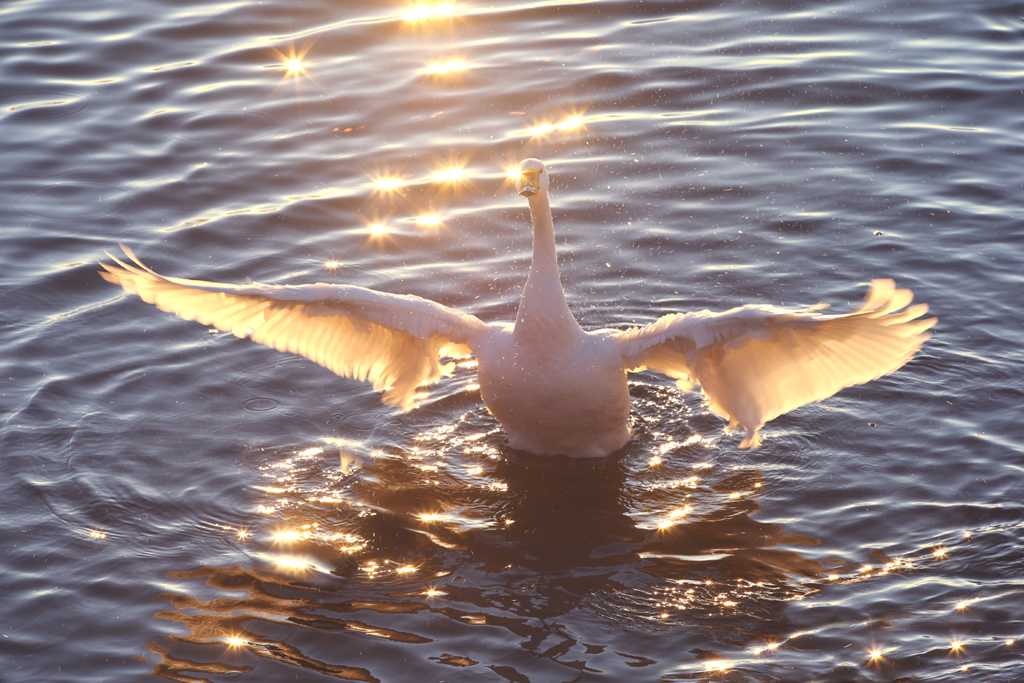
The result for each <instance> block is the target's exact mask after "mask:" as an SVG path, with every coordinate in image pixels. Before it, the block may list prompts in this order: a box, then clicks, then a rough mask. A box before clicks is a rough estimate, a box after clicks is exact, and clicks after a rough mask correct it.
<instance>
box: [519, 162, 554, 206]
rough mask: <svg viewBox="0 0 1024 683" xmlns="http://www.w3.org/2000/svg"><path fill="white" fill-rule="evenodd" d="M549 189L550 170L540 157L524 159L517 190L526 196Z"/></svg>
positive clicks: (520, 167)
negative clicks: (545, 166)
mask: <svg viewBox="0 0 1024 683" xmlns="http://www.w3.org/2000/svg"><path fill="white" fill-rule="evenodd" d="M547 191H548V171H547V169H546V168H544V164H543V163H542V162H541V161H540V160H538V159H524V160H523V162H522V163H520V164H519V177H517V178H516V192H518V193H519V194H521V195H523V196H524V197H532V196H533V195H535V194H538V193H541V192H547Z"/></svg>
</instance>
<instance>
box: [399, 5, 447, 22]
mask: <svg viewBox="0 0 1024 683" xmlns="http://www.w3.org/2000/svg"><path fill="white" fill-rule="evenodd" d="M453 14H455V3H453V2H442V3H440V4H438V5H434V6H433V7H431V6H430V5H416V7H413V8H412V9H410V10H408V11H406V12H405V13H404V14H403V15H402V19H404V20H406V21H422V20H423V19H432V18H434V17H439V16H440V17H446V16H447V17H450V16H452V15H453Z"/></svg>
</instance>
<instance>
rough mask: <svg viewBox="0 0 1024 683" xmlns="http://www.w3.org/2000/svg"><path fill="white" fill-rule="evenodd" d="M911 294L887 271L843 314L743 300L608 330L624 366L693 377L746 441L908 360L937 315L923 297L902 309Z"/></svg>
mask: <svg viewBox="0 0 1024 683" xmlns="http://www.w3.org/2000/svg"><path fill="white" fill-rule="evenodd" d="M912 300H913V295H912V294H911V292H910V290H907V289H896V288H895V286H894V285H893V282H892V280H874V281H872V283H871V289H870V290H869V291H868V294H867V297H866V298H865V299H864V303H863V304H861V306H860V308H858V309H857V310H856V311H855V312H853V313H850V314H847V315H821V314H820V313H817V312H816V309H807V310H804V311H799V312H786V311H783V310H781V309H776V308H772V307H769V306H743V307H741V308H734V309H732V310H731V311H726V312H725V313H711V312H709V311H701V312H697V313H687V314H674V315H667V316H664V317H663V318H661V319H659V320H657V321H656V322H654V323H652V324H650V325H647V326H646V327H640V328H633V329H630V330H625V331H621V332H617V333H615V335H614V338H615V341H616V343H617V344H618V346H619V348H620V350H621V351H622V353H623V358H624V359H625V360H624V362H625V366H626V369H627V370H631V371H636V370H643V369H645V368H647V369H651V370H655V371H658V372H663V373H665V374H667V375H669V376H670V377H672V378H674V379H676V380H677V382H678V384H679V385H680V388H682V389H686V390H689V389H692V388H693V384H694V383H698V384H700V386H701V389H702V390H703V391H704V394H705V395H706V396H707V400H708V403H709V405H710V408H711V410H712V411H714V412H715V413H716V414H718V415H720V416H721V417H723V418H725V419H727V420H729V427H728V429H731V430H732V429H739V428H742V429H744V430H745V431H746V438H745V439H744V440H743V442H742V443H741V444H740V447H741V448H751V447H754V446H757V445H758V444H760V442H761V439H760V437H759V436H758V434H757V431H758V430H759V429H760V428H761V427H762V426H763V425H764V423H765V422H767V421H768V420H771V419H772V418H775V417H778V416H779V415H782V414H783V413H786V412H788V411H790V410H793V409H794V408H797V407H799V406H802V405H804V404H807V403H810V402H812V401H820V400H822V399H825V398H828V397H829V396H831V395H833V394H834V393H836V392H837V391H839V390H840V389H843V388H844V387H849V386H853V385H855V384H863V383H864V382H868V381H870V380H873V379H875V378H877V377H881V376H882V375H887V374H889V373H891V372H895V371H896V370H897V369H899V368H900V367H901V366H902V365H903V364H904V363H906V362H907V361H908V360H910V358H911V357H912V356H913V355H914V354H915V353H916V352H917V350H918V349H920V348H921V345H922V344H923V343H924V342H925V341H926V340H927V339H928V338H929V337H930V336H931V335H930V333H928V332H927V330H928V329H929V328H930V327H932V326H933V325H934V324H935V323H936V321H937V320H938V318H926V319H921V316H923V315H924V314H925V313H926V312H927V311H928V306H927V305H926V304H917V305H915V306H909V308H908V305H909V304H910V302H911V301H912Z"/></svg>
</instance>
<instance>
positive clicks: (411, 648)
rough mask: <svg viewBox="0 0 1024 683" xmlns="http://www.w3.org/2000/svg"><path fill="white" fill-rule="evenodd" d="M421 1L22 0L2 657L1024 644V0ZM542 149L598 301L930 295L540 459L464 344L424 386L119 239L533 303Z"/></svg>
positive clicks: (825, 676) (656, 395)
mask: <svg viewBox="0 0 1024 683" xmlns="http://www.w3.org/2000/svg"><path fill="white" fill-rule="evenodd" d="M412 9H413V6H412V5H405V4H402V3H401V2H396V3H390V2H385V3H380V2H356V1H347V2H344V3H338V2H310V3H303V4H302V5H301V6H299V5H298V4H296V3H291V2H285V1H284V0H264V1H263V2H244V1H242V0H238V1H235V2H205V3H204V2H188V3H183V2H158V1H156V0H152V1H144V0H140V1H139V2H132V3H125V2H112V1H110V0H90V1H88V2H77V3H67V2H58V1H57V0H34V1H29V0H10V1H8V2H6V3H5V4H3V5H0V254H2V259H3V269H2V271H0V330H2V335H0V365H2V368H0V414H2V419H3V422H2V426H0V452H2V456H3V464H4V473H5V476H4V477H3V480H2V482H0V510H2V515H0V540H2V546H3V554H2V559H0V563H2V574H0V576H2V581H0V585H2V591H3V592H2V596H3V600H2V601H0V657H2V660H0V662H2V668H0V678H2V680H4V681H11V682H28V681H32V682H35V681H52V682H57V681H76V682H83V681H122V680H137V679H140V678H146V677H147V676H152V677H156V678H162V679H167V680H175V681H227V680H251V681H328V680H337V679H342V680H355V681H446V682H449V683H450V682H451V681H473V682H477V681H480V682H486V681H493V682H495V683H502V682H503V681H512V682H514V683H521V682H523V681H530V682H532V683H542V682H561V681H678V680H715V681H893V680H896V679H899V680H901V681H1017V680H1020V679H1021V677H1022V676H1024V656H1022V654H1024V621H1022V616H1021V615H1022V614H1024V592H1022V586H1021V580H1022V578H1024V548H1022V535H1024V533H1022V521H1024V503H1022V500H1021V491H1022V488H1024V426H1022V420H1021V414H1022V413H1021V410H1022V408H1021V406H1022V405H1024V379H1022V359H1024V352H1022V343H1024V315H1022V313H1021V308H1022V300H1024V227H1022V226H1024V206H1022V197H1024V18H1022V13H1024V5H1020V4H1019V3H1008V2H997V1H995V0H984V1H977V2H975V1H971V0H968V1H965V2H958V3H948V2H897V3H891V2H881V1H873V0H857V1H850V2H817V3H803V4H802V5H800V6H794V5H793V4H792V3H781V2H752V1H750V0H747V1H746V2H722V3H712V2H703V1H701V2H689V3H681V2H650V1H647V0H645V1H643V2H624V1H621V0H616V1H613V0H607V1H604V2H600V1H594V2H574V3H569V2H565V3H555V2H546V3H526V2H523V3H505V4H497V5H494V4H489V3H487V4H485V3H473V2H469V1H465V2H459V3H457V4H456V5H454V7H453V9H452V13H451V14H445V13H444V11H443V10H444V9H445V8H444V7H441V11H438V10H436V9H435V10H434V12H433V15H432V16H426V15H427V14H429V12H427V11H422V10H421V11H420V12H419V13H418V14H414V15H409V16H408V18H403V14H404V13H405V12H407V11H409V10H412ZM417 17H419V18H417ZM294 57H301V63H300V64H299V65H297V68H296V70H294V71H293V72H289V71H288V67H287V64H286V62H287V60H288V59H291V58H294ZM453 62H455V64H453ZM459 62H461V68H460V64H458V63H459ZM432 65H433V67H432ZM445 65H447V66H445ZM576 117H579V120H578V121H577V120H575V118H576ZM527 156H535V157H539V158H541V159H543V160H544V161H545V162H546V163H547V164H548V168H549V170H550V172H551V175H552V189H551V194H552V202H553V205H554V213H555V223H556V228H557V230H558V234H559V237H558V239H559V250H560V258H561V261H562V273H563V281H564V282H565V284H566V289H567V296H568V299H569V302H570V305H571V306H572V308H573V309H574V311H575V312H576V314H577V316H578V317H579V318H580V319H581V321H582V322H583V324H584V326H585V327H589V328H597V327H607V326H627V325H630V324H637V323H646V322H649V321H651V320H653V319H654V318H655V317H657V316H658V315H661V314H665V313H668V312H676V311H685V310H691V309H700V308H710V309H713V310H725V309H727V308H731V307H733V306H737V305H741V304H743V303H749V302H755V303H770V304H777V305H782V304H784V305H787V306H803V305H810V304H814V303H817V302H819V301H824V302H827V303H829V304H832V306H833V309H832V310H834V311H836V312H840V311H845V310H850V309H851V308H852V307H853V306H855V305H856V304H857V302H858V301H859V300H860V298H861V297H862V296H863V294H864V292H865V290H866V283H867V282H868V281H869V280H870V279H872V278H876V277H892V278H895V279H896V280H897V283H898V284H899V285H900V286H905V287H909V288H911V289H913V290H914V292H915V294H916V296H917V300H919V301H924V302H928V303H929V304H930V305H931V308H932V311H933V312H934V313H936V314H937V315H938V316H939V317H940V322H939V324H938V326H937V327H936V328H935V336H934V338H933V339H932V340H931V341H929V342H928V343H927V344H926V345H925V347H924V349H923V350H922V352H921V353H920V354H919V355H918V356H917V357H916V358H915V359H914V360H913V361H912V362H911V363H909V364H908V365H907V366H906V367H904V368H903V369H902V370H901V371H899V372H898V373H896V374H895V375H892V376H889V377H885V378H883V379H880V380H878V381H875V382H872V383H870V384H868V385H865V386H863V387H857V388H853V389H848V390H845V391H843V392H841V393H840V394H839V395H837V396H836V397H834V398H832V399H830V400H828V401H826V402H824V403H819V404H814V405H811V406H807V407H804V408H802V409H800V410H797V411H795V412H794V413H791V414H789V415H786V416H783V417H780V418H778V419H777V420H775V421H773V422H771V423H769V425H767V427H766V428H765V429H764V431H763V435H764V439H765V440H764V445H763V446H762V447H761V448H759V449H756V450H753V451H741V450H739V449H737V443H738V441H739V437H738V436H737V435H725V434H723V433H722V426H723V424H722V421H721V420H719V419H718V418H716V417H715V416H714V415H711V414H709V413H708V412H707V410H706V409H705V407H704V405H703V403H702V401H701V399H700V397H699V396H697V395H693V394H681V393H679V392H678V391H676V390H675V388H674V387H673V385H672V383H671V382H670V381H668V380H666V379H665V378H663V377H660V376H657V375H654V374H648V373H641V374H638V375H635V376H633V378H632V382H631V386H630V391H631V393H632V395H633V402H634V414H633V430H634V433H635V438H634V440H633V442H632V443H631V445H630V446H629V448H628V449H627V451H626V452H625V453H624V454H623V455H621V456H619V457H615V458H611V459H609V460H608V461H607V462H601V463H596V464H595V463H586V464H581V463H566V462H562V461H561V460H559V459H547V460H540V461H535V460H533V459H530V458H526V457H525V456H522V455H517V454H515V453H513V452H510V451H509V450H508V449H506V448H505V446H504V437H503V435H502V433H501V430H500V428H499V426H498V424H497V423H496V422H495V420H494V419H493V418H491V417H490V416H489V415H488V414H487V412H486V410H485V409H484V408H483V406H482V404H481V403H480V400H479V395H478V391H477V390H476V387H475V382H476V376H475V372H474V369H473V367H472V366H471V365H469V364H467V365H464V366H462V367H460V368H459V369H458V370H457V371H456V372H455V374H454V375H452V376H451V377H449V378H446V379H445V380H443V381H442V382H440V383H439V384H438V385H436V386H433V387H430V388H429V392H428V394H427V396H426V397H425V398H424V400H423V401H422V404H421V407H420V408H418V409H417V410H415V411H413V412H410V413H406V414H402V413H398V412H396V411H395V410H394V409H391V408H387V407H384V406H383V405H381V404H380V402H379V399H378V397H377V396H376V394H374V393H373V392H372V390H371V389H370V388H369V387H367V386H365V385H362V384H359V383H357V382H354V381H349V380H341V379H338V378H336V377H334V376H333V375H331V374H330V373H329V372H327V371H326V370H324V369H323V368H321V367H319V366H317V365H315V364H313V363H311V362H309V361H306V360H304V359H302V358H298V357H294V356H289V355H286V354H281V353H278V352H275V351H271V350H269V349H266V348H263V347H260V346H257V345H255V344H252V343H249V342H245V341H242V340H239V339H236V338H234V337H233V336H231V335H230V334H227V333H221V332H217V331H214V330H207V329H205V328H203V327H202V326H200V325H197V324H195V323H187V322H184V321H182V320H180V319H177V318H175V317H174V316H171V315H169V314H166V313H161V312H159V311H157V310H156V309H155V308H153V307H151V306H148V305H146V304H143V303H142V302H140V301H139V300H138V299H136V298H134V297H131V298H130V297H126V296H124V295H123V294H122V292H121V291H120V290H119V289H117V288H116V287H114V286H112V285H110V284H108V283H106V282H104V281H102V280H101V279H100V278H99V276H98V275H97V274H96V272H95V271H96V269H97V267H96V261H97V260H99V259H103V258H105V256H104V254H103V252H104V250H111V249H116V245H117V244H118V243H119V242H123V243H126V244H128V245H130V246H132V247H133V248H134V249H135V250H136V252H137V253H138V254H139V256H140V257H142V258H143V259H144V260H146V261H147V263H149V265H151V266H153V267H154V268H156V269H157V270H159V271H160V272H163V273H166V274H169V275H177V276H183V277H193V278H201V279H208V280H217V281H228V282H244V281H246V279H252V280H255V281H262V282H273V283H308V282H317V281H325V282H338V283H351V284H358V285H362V286H366V287H373V288H377V289H381V290H385V291H389V292H401V293H413V294H418V295H421V296H425V297H429V298H432V299H434V300H436V301H440V302H442V303H445V304H447V305H450V306H455V307H458V308H460V309H461V310H464V311H467V312H471V313H473V314H475V315H478V316H480V317H481V318H483V319H485V320H488V321H492V320H501V319H511V318H512V317H513V316H514V312H515V307H516V298H517V295H518V292H519V289H520V287H521V286H522V284H523V282H524V280H525V274H526V270H527V268H528V259H529V253H530V239H531V238H530V232H529V223H528V214H527V210H526V206H525V202H524V201H523V200H522V198H520V197H517V196H515V194H514V192H513V191H512V189H511V188H510V186H509V184H508V182H507V179H506V176H505V169H506V167H507V166H508V165H510V164H511V163H513V162H515V161H517V160H519V159H522V158H525V157H527ZM451 166H458V167H461V168H462V169H463V175H462V176H461V178H459V179H457V180H455V181H450V180H449V181H438V180H435V179H434V177H433V176H434V174H435V173H437V172H439V171H443V170H444V169H446V168H450V167H451ZM381 178H391V179H398V178H400V179H402V180H403V181H404V184H403V185H402V186H401V187H400V188H397V189H395V190H391V191H388V190H385V189H381V188H380V187H378V186H377V184H376V182H377V181H378V180H379V179H381ZM428 215H430V216H438V217H439V219H438V220H439V224H435V225H424V224H423V223H424V221H423V220H422V218H423V217H424V216H428ZM377 224H382V225H383V226H384V227H383V228H378V229H374V228H373V227H372V226H374V225H377ZM375 233H383V234H375ZM873 653H874V654H873Z"/></svg>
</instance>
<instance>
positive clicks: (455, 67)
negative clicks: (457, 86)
mask: <svg viewBox="0 0 1024 683" xmlns="http://www.w3.org/2000/svg"><path fill="white" fill-rule="evenodd" d="M468 68H469V65H468V64H466V63H465V62H464V61H462V60H461V59H453V60H451V61H449V62H445V63H443V64H441V63H438V64H431V65H430V66H428V67H427V71H429V72H430V73H432V74H437V75H440V76H443V75H444V74H448V73H452V72H457V71H465V70H466V69H468Z"/></svg>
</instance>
